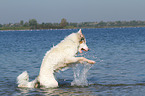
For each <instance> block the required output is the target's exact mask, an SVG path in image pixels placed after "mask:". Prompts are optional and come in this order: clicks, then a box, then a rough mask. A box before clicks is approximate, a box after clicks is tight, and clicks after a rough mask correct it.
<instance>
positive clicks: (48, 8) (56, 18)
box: [0, 0, 145, 24]
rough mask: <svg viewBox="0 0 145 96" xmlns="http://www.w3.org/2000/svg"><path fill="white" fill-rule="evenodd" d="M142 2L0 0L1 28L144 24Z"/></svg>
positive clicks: (143, 6) (138, 0)
mask: <svg viewBox="0 0 145 96" xmlns="http://www.w3.org/2000/svg"><path fill="white" fill-rule="evenodd" d="M144 10H145V0H0V24H7V23H18V22H20V21H21V20H23V21H24V22H28V21H29V20H30V19H36V20H37V22H38V23H42V22H44V23H48V22H50V23H60V22H61V19H62V18H65V19H66V20H67V22H77V23H80V22H100V21H105V22H106V21H130V20H142V21H145V11H144Z"/></svg>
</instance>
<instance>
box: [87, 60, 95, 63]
mask: <svg viewBox="0 0 145 96" xmlns="http://www.w3.org/2000/svg"><path fill="white" fill-rule="evenodd" d="M88 63H90V64H95V63H96V62H95V61H93V60H88Z"/></svg>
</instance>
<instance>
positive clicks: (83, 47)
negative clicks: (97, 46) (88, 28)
mask: <svg viewBox="0 0 145 96" xmlns="http://www.w3.org/2000/svg"><path fill="white" fill-rule="evenodd" d="M78 34H79V39H80V40H79V45H80V46H79V49H78V51H79V52H80V53H82V50H84V51H88V50H89V48H88V46H87V44H86V39H85V36H84V35H83V34H82V31H81V29H80V30H79V31H78Z"/></svg>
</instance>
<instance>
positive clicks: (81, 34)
mask: <svg viewBox="0 0 145 96" xmlns="http://www.w3.org/2000/svg"><path fill="white" fill-rule="evenodd" d="M78 33H79V34H80V36H81V37H84V35H83V33H82V30H81V29H80V30H79V31H78Z"/></svg>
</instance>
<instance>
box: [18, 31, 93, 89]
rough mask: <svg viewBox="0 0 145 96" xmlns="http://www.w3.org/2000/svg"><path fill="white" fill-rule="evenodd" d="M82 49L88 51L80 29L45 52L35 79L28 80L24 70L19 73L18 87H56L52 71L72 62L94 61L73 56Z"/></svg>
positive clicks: (91, 62) (56, 83)
mask: <svg viewBox="0 0 145 96" xmlns="http://www.w3.org/2000/svg"><path fill="white" fill-rule="evenodd" d="M82 50H84V51H88V50H89V48H88V46H87V45H86V40H85V37H84V35H83V34H82V31H81V29H80V30H79V31H78V32H77V33H72V34H70V35H69V36H67V37H66V38H65V39H64V40H62V41H61V42H60V43H59V44H58V45H56V46H54V47H53V48H51V50H49V51H48V52H47V53H46V54H45V56H44V59H43V61H42V65H41V67H40V73H39V76H38V77H37V78H36V79H35V80H33V81H31V82H29V75H28V73H27V72H26V71H25V72H23V73H22V74H20V75H19V76H18V77H17V81H18V82H17V83H18V87H28V88H37V87H40V86H41V87H45V88H50V87H58V82H57V81H56V79H55V77H54V72H56V71H57V70H61V69H62V68H64V67H67V66H68V65H69V64H72V63H83V62H88V63H90V64H94V63H95V61H92V60H88V59H86V58H84V57H75V55H76V54H77V53H78V52H80V53H82Z"/></svg>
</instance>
